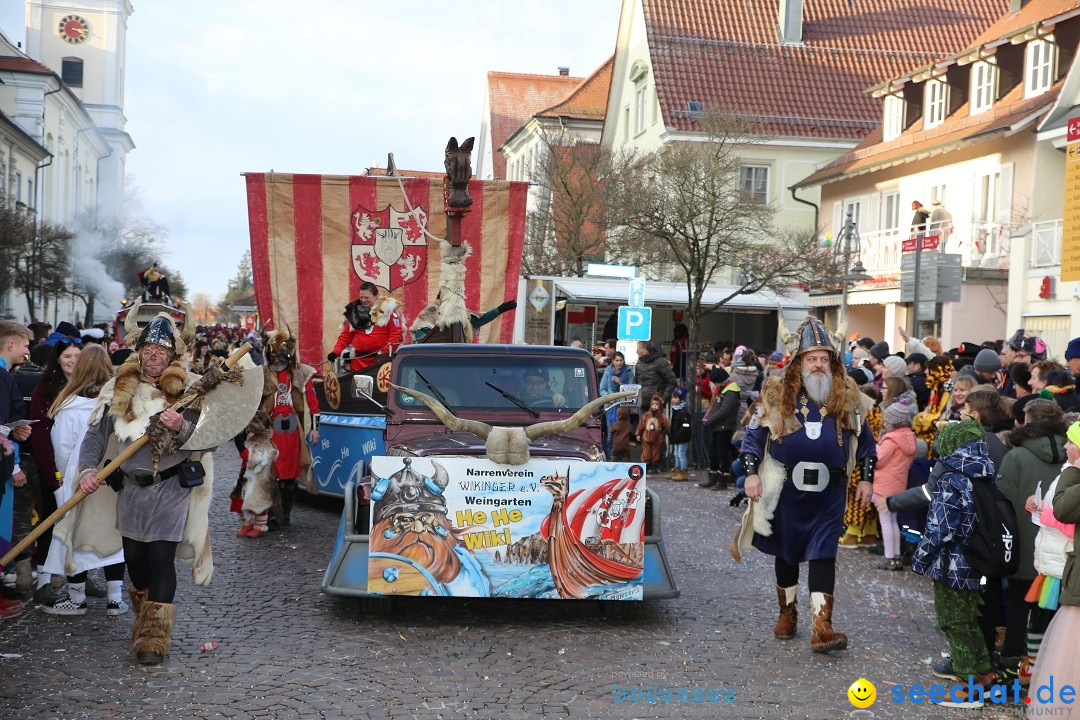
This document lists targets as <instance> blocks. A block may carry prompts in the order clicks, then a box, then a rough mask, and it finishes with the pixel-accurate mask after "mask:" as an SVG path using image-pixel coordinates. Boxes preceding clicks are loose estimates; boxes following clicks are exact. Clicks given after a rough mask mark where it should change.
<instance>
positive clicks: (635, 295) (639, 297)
mask: <svg viewBox="0 0 1080 720" xmlns="http://www.w3.org/2000/svg"><path fill="white" fill-rule="evenodd" d="M627 305H629V306H630V307H645V281H644V280H643V279H641V278H634V279H633V280H631V281H630V302H628V303H627ZM646 339H647V338H646Z"/></svg>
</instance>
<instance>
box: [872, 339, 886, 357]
mask: <svg viewBox="0 0 1080 720" xmlns="http://www.w3.org/2000/svg"><path fill="white" fill-rule="evenodd" d="M870 354H871V355H872V356H873V357H876V358H877V359H878V360H879V361H881V362H884V361H885V358H887V357H889V343H887V342H885V341H884V340H882V341H881V342H879V343H878V344H877V345H875V346H874V347H872V348H870Z"/></svg>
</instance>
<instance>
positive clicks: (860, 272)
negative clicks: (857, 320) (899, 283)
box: [833, 207, 872, 323]
mask: <svg viewBox="0 0 1080 720" xmlns="http://www.w3.org/2000/svg"><path fill="white" fill-rule="evenodd" d="M854 212H855V208H854V207H849V208H848V211H847V219H845V220H844V227H843V228H842V229H841V230H840V236H839V237H838V238H836V244H835V246H834V247H833V252H834V253H835V255H836V257H837V259H838V260H839V261H840V266H841V267H842V268H843V275H841V276H840V323H845V322H847V305H848V302H847V298H848V284H849V283H853V282H863V281H865V280H870V279H871V278H872V276H871V275H869V274H867V272H866V268H865V267H864V266H863V263H862V258H861V257H860V255H861V254H862V247H861V243H860V242H859V229H858V228H857V227H856V226H855V218H854V217H853V215H854ZM852 255H854V256H855V264H854V265H851V256H852Z"/></svg>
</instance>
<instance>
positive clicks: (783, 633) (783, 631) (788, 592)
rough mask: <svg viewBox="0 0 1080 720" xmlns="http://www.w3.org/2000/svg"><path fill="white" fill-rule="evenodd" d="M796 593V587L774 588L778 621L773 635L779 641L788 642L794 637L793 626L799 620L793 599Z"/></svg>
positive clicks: (797, 588)
mask: <svg viewBox="0 0 1080 720" xmlns="http://www.w3.org/2000/svg"><path fill="white" fill-rule="evenodd" d="M798 592H799V586H798V585H793V586H791V587H780V586H779V585H777V586H776V599H777V600H778V601H779V602H780V619H779V620H777V621H776V627H774V628H773V635H775V636H776V637H777V639H779V640H790V639H791V638H793V637H795V626H796V625H797V624H798V620H799V611H798V608H796V607H795V598H796V596H797V595H798Z"/></svg>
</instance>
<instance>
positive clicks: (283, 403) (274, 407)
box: [247, 330, 319, 535]
mask: <svg viewBox="0 0 1080 720" xmlns="http://www.w3.org/2000/svg"><path fill="white" fill-rule="evenodd" d="M265 345H266V365H264V366H263V367H264V374H263V401H262V406H261V407H260V408H259V409H260V410H262V411H263V412H264V413H266V414H267V416H269V418H270V424H271V426H272V427H273V429H274V445H275V446H276V447H277V449H278V457H277V460H275V461H274V475H275V476H276V477H277V480H278V489H279V490H280V491H281V513H280V515H279V517H278V518H277V521H278V522H279V523H280V524H281V525H288V524H289V522H290V520H291V518H292V506H293V499H294V498H295V496H296V481H297V479H298V478H301V477H303V478H304V482H305V483H307V478H308V473H309V472H310V470H311V449H310V448H309V447H308V445H307V443H306V442H304V436H303V430H304V428H311V430H310V432H309V433H308V439H309V440H310V441H311V442H313V443H317V442H319V401H318V400H317V399H316V397H315V387H314V386H313V385H312V383H311V379H312V378H313V377H315V368H313V367H311V366H310V365H305V364H303V363H301V362H299V361H298V360H297V357H296V338H294V337H293V336H292V335H290V334H289V333H288V332H286V331H284V330H276V331H274V333H273V334H272V335H270V336H269V337H268V338H267V339H266V343H265ZM249 462H250V458H249ZM247 534H249V535H250V534H251V531H249V532H248V533H247Z"/></svg>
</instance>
